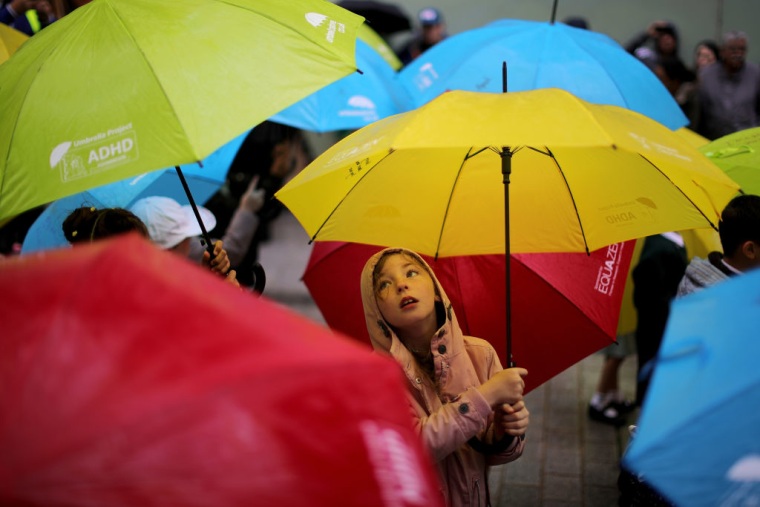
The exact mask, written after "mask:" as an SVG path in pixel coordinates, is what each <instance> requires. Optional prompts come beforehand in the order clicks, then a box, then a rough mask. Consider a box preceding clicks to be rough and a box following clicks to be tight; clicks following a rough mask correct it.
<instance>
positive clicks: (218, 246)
mask: <svg viewBox="0 0 760 507" xmlns="http://www.w3.org/2000/svg"><path fill="white" fill-rule="evenodd" d="M203 264H204V265H205V266H208V267H210V268H211V271H213V272H215V273H218V274H220V275H222V276H227V272H228V271H229V270H230V266H231V264H230V259H229V258H228V257H227V251H226V250H225V249H224V248H223V247H222V242H221V240H217V241H216V243H214V258H213V259H211V255H210V254H209V253H208V250H205V251H204V252H203Z"/></svg>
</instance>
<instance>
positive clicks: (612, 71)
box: [398, 19, 689, 130]
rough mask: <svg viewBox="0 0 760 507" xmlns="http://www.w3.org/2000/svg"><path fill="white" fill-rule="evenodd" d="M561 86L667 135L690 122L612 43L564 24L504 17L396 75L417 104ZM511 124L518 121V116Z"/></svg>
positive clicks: (652, 78) (635, 62)
mask: <svg viewBox="0 0 760 507" xmlns="http://www.w3.org/2000/svg"><path fill="white" fill-rule="evenodd" d="M502 62H507V69H508V78H507V84H508V86H507V89H508V91H525V90H533V89H536V88H562V89H564V90H567V91H569V92H571V93H573V94H574V95H576V96H578V97H580V98H582V99H584V100H587V101H589V102H593V103H596V104H612V105H616V106H621V107H625V108H628V109H632V110H634V111H637V112H639V113H641V114H644V115H645V116H649V117H650V118H653V119H654V120H657V121H659V122H660V123H662V124H663V125H665V126H667V127H668V128H670V129H673V130H675V129H678V128H680V127H683V126H685V125H687V124H688V123H689V121H688V119H687V118H686V116H685V115H684V114H683V112H682V111H681V108H680V107H679V106H678V103H677V102H676V101H675V99H673V97H672V96H671V94H670V93H669V92H668V90H667V89H666V88H665V86H664V85H663V84H662V83H661V82H660V80H659V79H658V78H657V77H656V76H655V74H654V73H653V72H652V71H650V70H649V69H648V68H647V66H646V65H644V64H643V63H642V62H640V61H639V60H638V59H637V58H636V57H634V56H633V55H631V54H629V53H628V52H626V50H625V49H624V48H623V47H622V46H621V45H620V44H618V43H617V42H615V41H614V40H613V39H611V38H610V37H608V36H606V35H603V34H601V33H597V32H592V31H590V30H584V29H580V28H574V27H571V26H568V25H565V24H563V23H547V22H538V21H525V20H510V19H504V20H499V21H494V22H493V23H490V24H488V25H485V26H483V27H480V28H475V29H472V30H467V31H465V32H460V33H458V34H456V35H453V36H451V37H448V38H446V39H444V40H443V41H441V42H439V43H438V44H436V45H435V46H433V47H432V48H430V49H429V50H427V51H425V52H424V53H423V54H422V55H420V56H419V57H418V58H417V59H416V60H414V61H413V62H412V63H411V64H410V65H409V66H407V67H405V68H404V69H402V70H401V71H400V72H399V76H398V77H399V80H400V81H401V83H402V85H404V86H405V87H406V88H407V90H408V91H409V93H410V94H411V95H412V97H413V100H414V105H415V107H416V106H420V105H422V104H425V103H427V102H428V101H430V100H431V99H433V98H435V97H437V96H438V95H440V94H441V93H443V92H444V91H446V90H468V91H485V92H495V93H500V92H502V91H503V90H502V78H501V64H502ZM515 121H519V118H516V119H515Z"/></svg>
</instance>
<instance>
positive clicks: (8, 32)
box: [0, 23, 29, 63]
mask: <svg viewBox="0 0 760 507" xmlns="http://www.w3.org/2000/svg"><path fill="white" fill-rule="evenodd" d="M28 38H29V36H28V35H26V34H25V33H22V32H19V31H18V30H16V29H14V28H11V27H9V26H8V25H4V24H2V23H0V63H3V62H4V61H5V60H7V59H8V58H10V57H11V55H12V54H13V53H15V52H16V50H17V49H18V48H19V47H21V44H23V43H24V42H26V40H27V39H28Z"/></svg>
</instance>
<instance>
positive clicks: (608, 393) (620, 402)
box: [588, 334, 636, 426]
mask: <svg viewBox="0 0 760 507" xmlns="http://www.w3.org/2000/svg"><path fill="white" fill-rule="evenodd" d="M634 353H635V342H634V337H633V336H630V335H629V334H626V335H624V336H618V339H617V343H613V344H611V345H608V346H607V347H605V349H604V350H603V351H602V354H603V355H604V363H603V364H602V369H601V371H600V372H599V379H598V380H597V384H596V390H595V391H594V394H593V395H592V396H591V401H589V404H588V416H589V418H590V419H592V420H594V421H599V422H602V423H605V424H610V425H612V426H623V425H624V424H625V422H626V418H625V416H626V415H627V414H628V413H630V412H632V411H633V410H634V409H635V408H636V404H635V403H634V402H633V401H631V400H628V399H626V398H625V396H624V395H623V392H622V391H621V390H620V385H619V382H618V376H619V374H620V367H621V366H622V364H623V361H625V359H626V358H627V357H628V356H631V355H633V354H634Z"/></svg>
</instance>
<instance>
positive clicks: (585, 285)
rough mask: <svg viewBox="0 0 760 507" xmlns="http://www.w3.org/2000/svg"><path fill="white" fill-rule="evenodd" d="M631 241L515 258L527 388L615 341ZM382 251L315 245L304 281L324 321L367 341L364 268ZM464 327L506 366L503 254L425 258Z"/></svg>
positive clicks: (516, 338) (517, 323)
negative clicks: (361, 282) (591, 249)
mask: <svg viewBox="0 0 760 507" xmlns="http://www.w3.org/2000/svg"><path fill="white" fill-rule="evenodd" d="M634 245H635V242H634V241H628V242H625V243H616V244H613V245H610V246H608V247H605V248H602V249H600V250H597V251H594V252H591V254H590V255H586V254H584V253H552V254H513V255H512V265H511V272H512V321H513V323H512V326H513V327H512V340H513V345H512V346H513V354H514V357H516V358H518V366H521V367H523V368H527V370H528V372H529V374H528V376H527V377H526V379H525V384H526V390H527V391H530V390H532V389H535V388H536V387H538V386H539V385H541V384H543V383H544V382H546V381H547V380H549V379H550V378H552V377H553V376H555V375H557V374H558V373H560V372H562V371H563V370H565V369H566V368H569V367H570V366H572V365H573V364H575V363H577V362H578V361H580V360H581V359H583V358H584V357H586V356H588V355H589V354H591V353H593V352H595V351H597V350H599V349H601V348H603V347H605V346H606V345H609V344H610V343H612V342H614V341H615V334H616V329H617V322H618V317H619V314H620V304H621V301H622V297H623V289H624V287H625V279H626V275H627V273H628V267H629V265H630V262H631V255H632V254H633V247H634ZM382 248H383V247H380V246H373V245H362V244H358V243H341V242H333V241H317V242H315V243H314V246H313V249H312V253H311V257H310V258H309V263H308V265H307V266H306V270H305V272H304V275H303V281H304V283H305V284H306V287H307V288H308V289H309V292H310V293H311V295H312V297H313V298H314V301H315V302H316V303H317V306H318V307H319V309H320V311H321V312H322V315H323V316H324V318H325V321H326V322H327V324H328V325H329V326H330V327H331V328H333V329H336V330H338V331H340V332H341V333H344V334H346V335H349V336H353V337H354V338H356V339H358V340H360V341H363V342H367V343H369V337H368V336H367V327H366V324H365V322H364V312H363V309H362V303H361V294H360V291H359V278H360V275H361V270H362V268H363V267H364V263H365V262H366V261H367V259H368V258H369V257H370V256H371V255H372V254H373V253H375V252H377V251H379V250H381V249H382ZM423 257H424V258H425V260H426V261H427V262H428V263H429V264H430V266H431V267H432V268H433V270H434V271H435V273H436V276H437V277H438V279H439V280H440V282H441V284H442V285H443V286H444V288H445V289H446V293H447V294H448V296H449V298H451V302H452V304H453V306H454V311H455V312H456V314H457V318H458V320H459V323H460V325H461V326H462V330H463V331H464V332H465V333H466V334H469V335H472V336H478V337H480V338H485V339H486V340H488V341H489V342H490V343H491V344H492V345H493V346H494V348H495V349H496V350H497V351H498V352H499V354H500V359H501V362H502V364H506V361H505V359H506V357H505V356H506V354H505V350H506V347H505V343H504V342H505V336H506V319H505V317H504V307H505V297H506V295H505V294H506V289H505V283H506V282H505V276H504V269H505V266H504V256H503V255H500V254H499V255H472V256H460V257H442V258H439V259H438V260H434V259H433V258H431V257H428V256H423Z"/></svg>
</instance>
